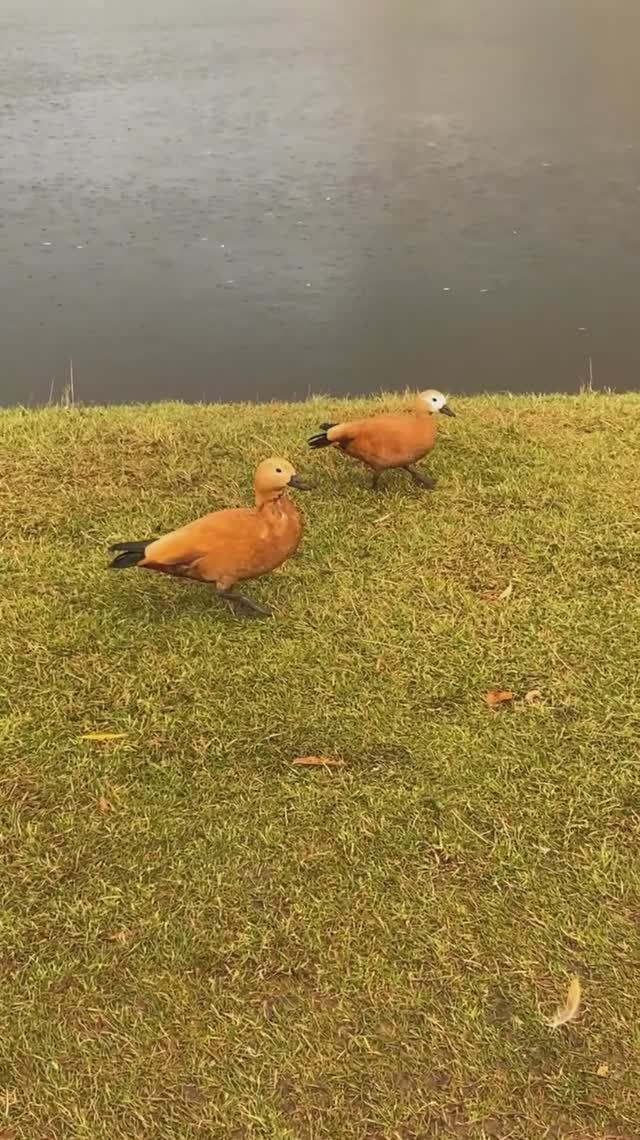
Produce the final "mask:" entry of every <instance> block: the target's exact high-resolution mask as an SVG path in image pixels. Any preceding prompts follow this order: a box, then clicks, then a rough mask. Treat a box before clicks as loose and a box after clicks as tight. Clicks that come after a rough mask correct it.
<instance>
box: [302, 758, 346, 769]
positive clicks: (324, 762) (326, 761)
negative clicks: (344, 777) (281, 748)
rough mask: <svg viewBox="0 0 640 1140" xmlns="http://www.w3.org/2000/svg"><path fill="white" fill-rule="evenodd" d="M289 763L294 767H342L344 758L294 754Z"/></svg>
mask: <svg viewBox="0 0 640 1140" xmlns="http://www.w3.org/2000/svg"><path fill="white" fill-rule="evenodd" d="M291 763H292V764H295V766H296V768H344V760H336V758H335V757H333V756H296V758H295V760H292V761H291Z"/></svg>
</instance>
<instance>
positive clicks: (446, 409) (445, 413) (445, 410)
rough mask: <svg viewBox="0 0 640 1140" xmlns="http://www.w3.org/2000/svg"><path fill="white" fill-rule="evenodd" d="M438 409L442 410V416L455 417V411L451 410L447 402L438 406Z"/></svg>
mask: <svg viewBox="0 0 640 1140" xmlns="http://www.w3.org/2000/svg"><path fill="white" fill-rule="evenodd" d="M440 411H441V412H442V415H443V416H453V418H454V419H455V416H456V413H455V412H452V411H451V408H450V407H449V405H448V404H443V405H442V407H441V408H440Z"/></svg>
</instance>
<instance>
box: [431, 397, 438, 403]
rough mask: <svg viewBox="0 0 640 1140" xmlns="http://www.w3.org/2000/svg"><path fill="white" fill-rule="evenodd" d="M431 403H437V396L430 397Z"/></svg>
mask: <svg viewBox="0 0 640 1140" xmlns="http://www.w3.org/2000/svg"><path fill="white" fill-rule="evenodd" d="M431 403H432V404H437V403H438V397H437V396H432V397H431Z"/></svg>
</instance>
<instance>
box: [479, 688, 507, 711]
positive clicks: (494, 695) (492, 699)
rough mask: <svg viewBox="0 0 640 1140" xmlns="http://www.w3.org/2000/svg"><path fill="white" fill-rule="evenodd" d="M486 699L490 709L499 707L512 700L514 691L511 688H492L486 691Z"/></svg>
mask: <svg viewBox="0 0 640 1140" xmlns="http://www.w3.org/2000/svg"><path fill="white" fill-rule="evenodd" d="M484 699H485V701H486V702H487V704H488V706H489V708H490V709H497V708H499V707H500V705H506V704H508V702H509V701H512V700H513V693H512V691H511V689H490V690H489V692H488V693H485V695H484Z"/></svg>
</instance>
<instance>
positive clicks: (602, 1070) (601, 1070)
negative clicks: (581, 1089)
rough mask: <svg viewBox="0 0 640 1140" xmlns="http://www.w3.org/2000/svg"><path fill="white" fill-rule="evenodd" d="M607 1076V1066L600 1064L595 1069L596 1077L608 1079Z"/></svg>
mask: <svg viewBox="0 0 640 1140" xmlns="http://www.w3.org/2000/svg"><path fill="white" fill-rule="evenodd" d="M608 1076H609V1066H608V1065H607V1064H606V1063H605V1064H602V1065H598V1068H597V1069H596V1077H608Z"/></svg>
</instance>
